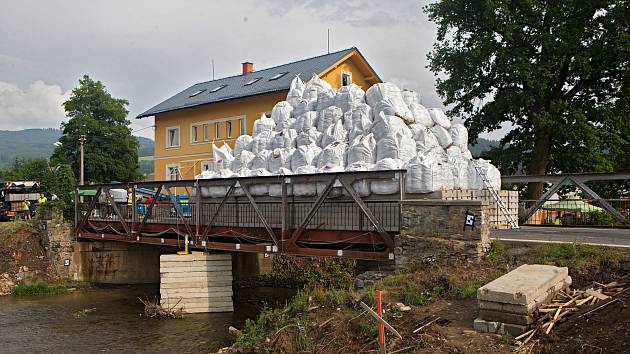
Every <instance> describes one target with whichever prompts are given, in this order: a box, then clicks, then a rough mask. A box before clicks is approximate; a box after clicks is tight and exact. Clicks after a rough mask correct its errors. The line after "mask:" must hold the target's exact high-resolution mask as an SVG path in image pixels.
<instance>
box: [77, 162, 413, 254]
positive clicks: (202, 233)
mask: <svg viewBox="0 0 630 354" xmlns="http://www.w3.org/2000/svg"><path fill="white" fill-rule="evenodd" d="M404 178H405V171H404V170H396V171H374V172H372V171H370V172H338V173H323V174H309V175H290V176H265V177H234V178H221V179H207V180H203V179H200V180H181V181H157V182H138V183H121V184H100V185H90V186H79V187H78V188H77V191H76V194H77V195H76V197H75V200H76V206H75V207H76V208H75V210H76V213H75V224H76V225H77V227H76V234H77V235H76V236H77V237H79V238H88V239H109V240H118V241H125V242H141V243H150V244H162V245H170V246H182V245H183V242H184V240H185V239H186V238H188V242H190V247H192V248H201V249H221V250H232V251H244V252H266V253H288V254H295V255H312V256H335V257H352V258H363V259H385V260H392V259H393V252H394V250H393V248H394V238H393V235H394V234H396V233H398V232H399V229H400V201H401V200H403V199H404ZM375 181H376V182H385V183H392V184H394V185H397V186H398V189H399V192H398V193H396V194H392V195H370V196H369V197H361V196H360V195H359V194H358V193H357V190H359V188H353V186H355V187H356V186H357V184H362V183H371V182H375ZM305 184H306V185H309V186H311V187H314V186H315V185H316V186H317V187H316V189H317V194H316V195H311V196H296V195H294V194H293V193H291V190H292V188H298V187H297V186H299V185H302V186H303V185H305ZM265 186H273V188H275V190H276V191H277V192H279V193H277V195H278V197H270V196H268V195H257V194H258V193H257V189H260V187H263V189H264V188H265ZM116 189H124V190H129V191H130V192H131V198H129V200H127V199H126V198H121V197H118V198H116V194H122V193H113V192H112V191H113V190H114V192H116V191H115V190H116ZM355 189H356V190H355ZM85 190H91V191H93V192H95V193H94V194H95V195H93V196H91V197H83V198H84V201H83V202H82V201H81V198H80V197H79V194H80V191H85ZM217 191H218V192H217ZM183 196H188V198H186V197H183Z"/></svg>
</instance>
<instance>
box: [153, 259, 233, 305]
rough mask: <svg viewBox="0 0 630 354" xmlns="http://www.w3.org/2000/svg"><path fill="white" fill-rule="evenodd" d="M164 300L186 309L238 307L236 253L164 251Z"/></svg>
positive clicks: (162, 291)
mask: <svg viewBox="0 0 630 354" xmlns="http://www.w3.org/2000/svg"><path fill="white" fill-rule="evenodd" d="M160 304H161V305H162V306H164V307H168V308H181V309H182V310H183V311H184V312H186V313H203V312H231V311H234V305H233V302H232V255H231V254H230V253H220V254H206V253H195V254H187V255H177V254H164V255H161V256H160Z"/></svg>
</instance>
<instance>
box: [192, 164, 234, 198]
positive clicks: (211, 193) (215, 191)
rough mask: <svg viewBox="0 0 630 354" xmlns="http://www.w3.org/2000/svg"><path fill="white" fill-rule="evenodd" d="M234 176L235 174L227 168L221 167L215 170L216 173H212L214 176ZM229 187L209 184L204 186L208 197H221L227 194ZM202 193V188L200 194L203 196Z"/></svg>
mask: <svg viewBox="0 0 630 354" xmlns="http://www.w3.org/2000/svg"><path fill="white" fill-rule="evenodd" d="M236 176H237V175H236V174H235V173H234V172H232V171H231V170H229V169H221V170H218V171H217V173H216V174H215V175H214V178H229V177H236ZM229 188H230V187H229V186H210V187H206V192H207V194H208V197H210V198H223V197H225V195H226V194H227V191H228V189H229ZM203 194H204V193H203V188H202V191H201V195H202V196H203Z"/></svg>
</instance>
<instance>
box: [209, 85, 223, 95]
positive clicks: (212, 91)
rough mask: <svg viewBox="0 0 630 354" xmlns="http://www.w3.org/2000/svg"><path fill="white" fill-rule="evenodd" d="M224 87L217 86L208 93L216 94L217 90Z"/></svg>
mask: <svg viewBox="0 0 630 354" xmlns="http://www.w3.org/2000/svg"><path fill="white" fill-rule="evenodd" d="M226 86H227V85H219V86H217V87H215V88H213V89H212V90H210V93H214V92H217V91H219V90H221V89H223V88H225V87H226Z"/></svg>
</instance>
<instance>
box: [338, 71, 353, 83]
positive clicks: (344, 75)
mask: <svg viewBox="0 0 630 354" xmlns="http://www.w3.org/2000/svg"><path fill="white" fill-rule="evenodd" d="M350 84H352V73H349V72H347V71H342V72H341V86H348V85H350Z"/></svg>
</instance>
